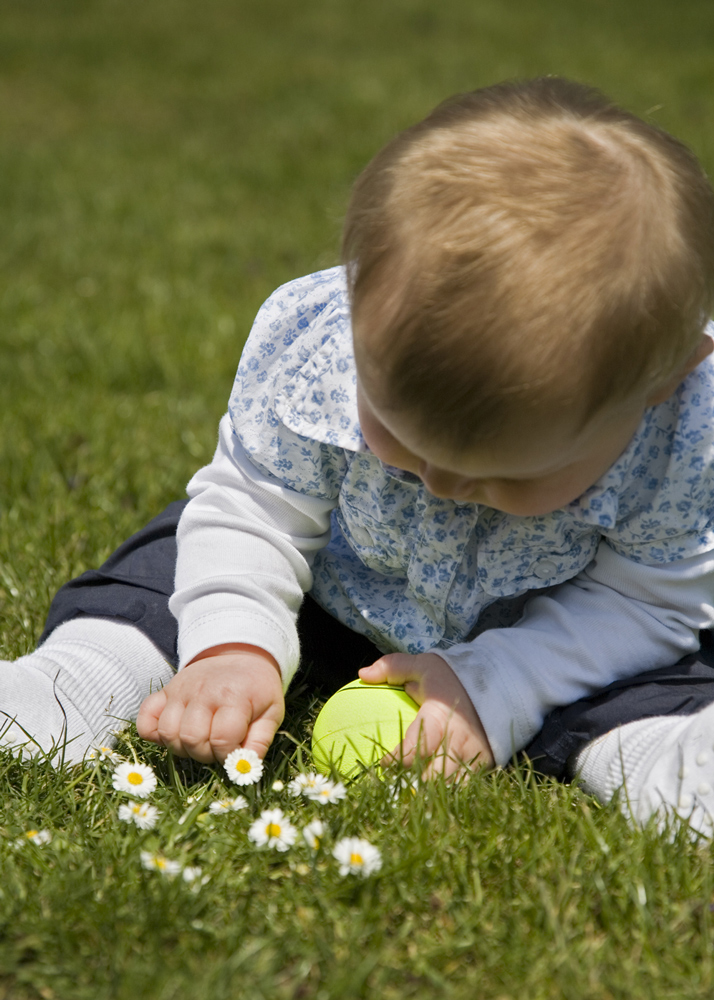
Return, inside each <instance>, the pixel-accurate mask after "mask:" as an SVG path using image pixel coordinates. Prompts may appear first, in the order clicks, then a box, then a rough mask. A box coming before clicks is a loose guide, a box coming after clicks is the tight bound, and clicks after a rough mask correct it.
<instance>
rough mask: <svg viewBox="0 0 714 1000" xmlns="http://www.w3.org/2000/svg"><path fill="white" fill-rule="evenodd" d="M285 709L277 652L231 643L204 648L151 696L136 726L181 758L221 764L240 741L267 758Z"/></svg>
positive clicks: (145, 702)
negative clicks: (276, 658)
mask: <svg viewBox="0 0 714 1000" xmlns="http://www.w3.org/2000/svg"><path fill="white" fill-rule="evenodd" d="M284 714H285V701H284V698H283V685H282V680H281V677H280V671H279V669H278V665H277V663H276V662H275V660H274V659H273V657H272V656H270V654H269V653H266V652H265V651H264V650H262V649H258V647H257V646H247V645H243V644H235V645H234V644H228V645H225V646H215V647H214V648H213V649H209V650H206V652H205V653H201V655H200V656H199V657H197V658H196V659H195V660H192V662H191V663H190V664H188V665H187V666H186V667H184V669H183V670H181V671H180V672H179V673H178V674H176V676H175V677H174V678H172V680H171V681H170V682H169V683H168V684H167V685H166V687H165V688H162V690H161V691H156V692H155V693H154V694H151V695H149V697H148V698H146V699H145V700H144V702H143V704H142V706H141V708H140V710H139V715H138V718H137V720H136V728H137V730H138V732H139V735H140V736H141V737H143V739H145V740H153V742H154V743H160V744H162V745H163V746H167V747H168V748H169V749H170V750H171V751H172V752H173V753H175V754H177V755H178V756H179V757H193V758H194V759H195V760H200V761H202V762H203V763H205V764H210V763H213V761H219V762H221V763H222V762H223V761H224V760H225V759H226V757H227V756H228V754H229V753H231V751H232V750H235V749H236V747H239V746H242V747H244V748H245V749H248V750H255V752H256V753H257V754H258V756H259V757H261V758H262V757H264V756H265V753H266V751H267V749H268V747H269V746H270V744H271V742H272V740H273V737H274V736H275V731H276V730H277V728H278V726H279V725H280V723H281V722H282V721H283V715H284Z"/></svg>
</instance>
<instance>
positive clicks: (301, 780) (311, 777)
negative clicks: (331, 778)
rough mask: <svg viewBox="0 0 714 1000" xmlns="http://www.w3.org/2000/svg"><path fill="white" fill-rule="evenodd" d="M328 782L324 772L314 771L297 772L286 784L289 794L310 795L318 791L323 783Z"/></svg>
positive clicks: (322, 786) (323, 785)
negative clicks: (306, 772)
mask: <svg viewBox="0 0 714 1000" xmlns="http://www.w3.org/2000/svg"><path fill="white" fill-rule="evenodd" d="M327 784H330V782H328V780H327V778H326V777H325V776H324V774H315V772H314V771H312V772H309V773H308V774H298V775H296V776H295V777H294V778H293V780H292V781H291V782H290V784H289V785H288V791H289V792H290V794H291V795H310V794H311V793H313V792H318V791H319V790H320V789H321V788H324V787H325V785H327Z"/></svg>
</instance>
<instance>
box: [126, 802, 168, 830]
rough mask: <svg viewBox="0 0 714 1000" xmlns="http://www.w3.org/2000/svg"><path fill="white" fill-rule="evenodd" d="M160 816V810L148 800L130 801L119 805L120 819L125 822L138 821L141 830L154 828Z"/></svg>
mask: <svg viewBox="0 0 714 1000" xmlns="http://www.w3.org/2000/svg"><path fill="white" fill-rule="evenodd" d="M158 818H159V810H158V809H157V808H156V806H150V805H149V804H148V802H130V803H129V804H128V805H121V806H119V819H120V820H122V821H123V822H124V823H136V825H137V826H138V827H139V829H140V830H153V829H154V827H155V826H156V821H157V820H158Z"/></svg>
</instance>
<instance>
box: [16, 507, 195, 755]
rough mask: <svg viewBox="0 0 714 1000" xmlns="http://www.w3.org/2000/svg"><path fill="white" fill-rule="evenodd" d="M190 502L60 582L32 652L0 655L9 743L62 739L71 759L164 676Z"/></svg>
mask: <svg viewBox="0 0 714 1000" xmlns="http://www.w3.org/2000/svg"><path fill="white" fill-rule="evenodd" d="M184 505H185V501H184V502H179V503H174V504H171V505H170V506H169V507H168V508H167V509H166V510H165V511H164V512H163V513H162V514H160V515H159V516H158V517H156V518H154V520H153V521H151V522H150V523H149V524H148V525H147V526H146V527H145V528H143V529H142V530H141V531H139V532H137V534H136V535H133V536H132V537H131V538H130V539H129V540H128V541H127V542H125V543H124V544H123V545H122V546H120V548H119V549H118V550H117V551H116V552H115V553H114V554H113V555H112V556H111V557H110V558H109V559H108V560H107V561H106V563H104V565H103V566H102V567H101V568H100V569H99V570H90V571H89V572H87V573H84V574H83V575H82V576H80V577H78V578H77V579H76V580H71V581H70V582H69V583H68V584H66V585H65V586H64V587H62V589H61V590H60V591H59V592H58V593H57V595H56V596H55V599H54V601H53V602H52V606H51V608H50V613H49V615H48V619H47V625H46V627H45V631H44V633H43V635H42V637H41V639H40V645H39V646H38V648H37V649H36V650H35V652H34V653H31V654H29V655H28V656H23V657H21V658H20V659H19V660H16V661H14V662H3V661H0V733H2V741H3V742H5V743H11V744H15V745H22V744H27V745H28V751H32V749H33V748H34V749H35V750H37V748H38V747H39V748H40V749H41V750H43V751H45V752H49V751H50V750H51V749H52V748H53V747H54V746H58V745H64V759H65V760H69V761H76V760H81V759H82V757H83V756H84V754H85V753H86V751H87V749H88V748H89V747H92V746H100V745H102V744H107V745H109V744H111V743H113V740H112V737H111V732H112V730H114V729H118V728H121V727H122V723H123V722H124V721H128V720H132V719H134V718H135V717H136V714H137V712H138V710H139V706H140V705H141V703H142V701H143V700H144V698H145V697H146V696H147V695H148V694H150V693H151V691H155V690H157V689H158V688H160V687H161V686H162V685H163V684H166V683H168V681H169V680H170V679H171V677H172V676H173V674H174V664H175V660H176V631H177V628H176V621H175V619H174V618H173V615H171V613H170V612H169V610H168V599H169V596H170V595H171V593H172V590H173V580H174V574H175V566H176V538H175V536H176V526H177V524H178V519H179V516H180V514H181V511H182V510H183V507H184ZM30 738H32V741H33V742H31V743H30V742H29V740H30Z"/></svg>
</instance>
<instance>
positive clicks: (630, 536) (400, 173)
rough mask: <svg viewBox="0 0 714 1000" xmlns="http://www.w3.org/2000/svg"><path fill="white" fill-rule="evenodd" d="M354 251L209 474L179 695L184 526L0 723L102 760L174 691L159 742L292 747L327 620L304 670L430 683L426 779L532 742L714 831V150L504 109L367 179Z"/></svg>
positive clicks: (152, 724)
mask: <svg viewBox="0 0 714 1000" xmlns="http://www.w3.org/2000/svg"><path fill="white" fill-rule="evenodd" d="M343 259H344V262H345V264H344V267H339V268H334V269H332V270H328V271H323V272H320V273H318V274H313V275H310V276H309V277H307V278H302V279H299V280H297V281H294V282H291V283H289V284H288V285H285V286H283V287H282V288H280V289H278V291H277V292H276V293H275V294H274V295H273V296H271V298H270V299H269V300H268V302H267V303H266V304H265V305H264V306H263V308H262V309H261V310H260V312H259V314H258V317H257V319H256V322H255V325H254V328H253V331H252V332H251V335H250V337H249V339H248V342H247V344H246V346H245V349H244V351H243V355H242V358H241V362H240V366H239V368H238V374H237V377H236V382H235V386H234V390H233V393H232V396H231V400H230V404H229V413H228V414H227V415H226V416H225V417H224V418H223V420H222V422H221V427H220V434H219V442H218V447H217V451H216V454H215V457H214V459H213V461H212V463H211V464H210V465H208V466H206V467H205V468H204V469H202V470H200V471H199V472H198V473H197V474H196V476H194V478H193V479H192V480H191V482H190V483H189V487H188V493H189V496H190V498H191V499H190V501H189V502H188V504H187V505H186V506H185V509H183V507H182V508H181V510H182V514H181V519H180V524H179V525H178V534H177V543H178V558H177V562H176V566H175V588H174V589H173V594H172V596H171V598H170V601H169V607H170V611H171V612H172V613H173V616H174V617H175V619H176V620H177V622H178V656H177V662H178V666H179V670H178V673H176V674H175V675H174V672H173V669H172V668H171V666H169V664H167V662H166V658H167V657H168V658H169V659H171V658H172V654H173V645H172V644H173V641H174V639H173V632H172V628H173V627H174V624H175V623H174V620H173V619H172V618H171V617H170V615H169V613H168V611H167V610H166V596H168V595H169V594H170V593H171V590H172V581H173V573H174V561H173V550H172V547H171V546H172V535H173V530H174V529H175V523H176V520H177V511H176V510H174V511H173V512H171V511H167V512H166V513H165V514H164V515H162V516H161V517H160V518H158V519H156V521H155V522H152V525H150V526H149V527H148V528H147V529H144V531H143V532H140V533H139V534H138V535H137V536H135V538H134V539H132V540H130V542H129V543H126V545H125V546H123V547H122V549H120V550H119V552H118V553H117V554H115V556H114V557H112V559H111V560H110V561H109V563H108V564H106V566H105V567H103V568H102V570H101V571H98V572H97V573H90V574H85V576H84V577H83V578H80V580H79V581H73V583H71V584H70V585H68V587H65V588H64V589H63V591H61V592H60V594H59V595H58V597H57V598H56V600H55V604H54V605H53V609H52V611H51V613H50V618H49V620H48V627H47V629H46V632H45V637H44V638H45V640H46V641H45V642H44V644H43V645H41V646H40V648H39V649H38V650H37V651H36V652H35V653H33V654H31V655H30V656H29V657H24V658H22V659H21V660H19V661H16V663H15V664H5V665H4V669H3V671H2V672H0V676H2V677H6V678H7V681H6V682H2V681H0V685H3V686H0V699H2V700H0V706H1V707H2V708H3V709H4V711H5V713H6V714H7V716H8V717H9V718H12V719H16V720H17V723H19V724H21V725H22V727H23V728H24V729H26V730H27V731H28V732H31V733H32V735H33V736H34V738H35V740H36V742H37V743H38V744H39V745H40V746H48V745H50V744H51V743H52V741H56V740H58V739H60V738H61V737H62V735H63V734H64V735H66V736H67V737H68V738H70V739H73V740H74V743H73V744H70V746H73V747H74V750H73V751H72V752H73V753H75V755H79V756H81V754H82V753H83V752H84V751H85V750H86V748H87V747H88V746H90V745H95V744H96V742H97V741H99V740H101V739H105V738H106V733H107V729H108V727H109V725H110V721H109V720H108V714H109V715H110V716H117V715H119V716H126V717H135V716H136V713H137V709H139V703H140V702H141V699H142V698H144V700H143V703H142V704H141V707H140V709H139V710H138V717H137V727H138V730H139V732H140V734H141V735H142V736H143V737H145V738H147V739H150V740H154V741H156V742H158V743H162V744H164V745H166V746H168V747H170V748H171V750H172V751H173V752H174V753H176V754H180V755H189V756H191V757H194V758H196V759H198V760H201V761H213V760H219V761H220V760H223V759H224V758H225V756H226V755H227V754H228V753H229V752H230V751H231V750H233V749H234V748H235V747H236V746H238V745H242V746H244V747H248V748H251V749H253V750H255V751H257V752H258V754H259V755H260V756H261V757H262V756H263V755H264V754H265V752H266V750H267V749H268V747H269V745H270V743H271V741H272V739H273V737H274V735H275V732H276V730H277V728H278V727H279V725H280V723H281V721H282V718H283V712H284V692H285V690H286V689H287V687H288V685H289V684H290V681H291V679H292V677H293V675H294V674H295V672H296V670H297V669H298V665H299V662H300V642H299V639H298V628H299V629H300V637H301V639H302V646H303V659H304V660H307V659H308V658H309V657H308V652H307V651H308V650H311V649H312V647H313V646H314V645H315V644H317V646H319V645H320V642H322V645H323V651H324V647H327V652H326V656H327V657H328V659H329V658H330V656H331V657H332V659H333V661H334V662H335V663H338V662H339V661H340V660H342V659H343V658H345V657H346V658H347V659H349V658H350V654H349V649H350V648H351V644H352V645H353V646H354V649H355V650H356V653H355V654H354V655H353V656H352V660H353V661H354V660H355V659H356V660H357V662H354V663H353V669H356V667H357V666H358V664H359V661H360V660H362V661H365V662H366V663H367V665H366V666H363V667H362V669H361V670H360V676H361V678H362V679H363V680H364V681H366V682H368V683H381V682H384V681H389V682H390V683H395V684H404V685H405V687H406V690H407V691H408V693H409V694H411V695H412V697H413V698H414V699H415V700H416V701H417V702H418V703H419V705H420V710H419V714H418V716H417V719H416V721H415V722H414V724H413V725H412V726H411V727H410V728H409V729H408V730H407V732H406V734H405V738H404V742H403V745H402V746H401V747H400V748H395V749H394V753H395V754H398V755H399V756H403V759H404V761H405V763H406V764H410V763H412V762H413V760H414V758H415V755H416V754H417V753H419V754H421V755H424V756H425V757H426V758H428V760H429V765H428V772H429V773H433V772H435V771H438V772H439V773H443V774H445V775H447V776H449V775H452V774H454V773H455V772H457V771H459V770H461V769H463V768H465V767H478V766H483V765H493V764H497V765H502V764H505V763H507V762H508V760H509V759H510V758H511V757H512V756H513V754H514V753H516V752H518V751H520V750H523V749H524V748H526V749H527V752H528V753H529V754H530V755H531V756H532V757H534V758H535V759H536V766H539V761H542V762H543V769H544V770H549V771H550V773H558V774H560V775H565V773H566V772H567V771H568V769H569V770H570V773H572V772H574V771H579V772H580V773H581V776H582V777H583V779H584V781H585V784H586V787H588V788H589V789H590V790H591V791H593V792H594V793H595V794H597V795H599V796H600V798H601V799H603V800H604V801H607V800H608V799H609V798H610V797H611V796H612V794H613V792H614V791H615V790H616V789H617V788H618V787H620V786H621V785H622V784H623V783H625V784H626V785H627V788H628V792H629V796H630V807H631V808H632V809H633V813H634V816H635V818H636V819H639V820H644V819H646V818H647V816H648V815H650V814H651V813H652V812H654V811H656V810H657V809H658V808H659V807H660V806H661V805H662V804H664V806H665V807H672V808H676V809H678V810H679V812H680V814H681V815H686V816H687V817H688V818H689V819H690V821H691V822H692V823H693V825H696V826H697V828H699V829H702V830H703V831H704V832H708V831H709V824H710V819H709V816H710V811H709V809H708V808H707V807H706V804H707V800H706V794H708V793H707V792H705V791H703V790H702V789H704V787H705V785H707V787H708V782H707V781H706V778H707V775H708V776H709V777H710V778H711V782H712V784H714V769H712V773H711V774H709V772H708V771H707V762H706V761H705V762H704V763H702V764H697V767H699V768H700V770H699V772H697V780H698V784H697V785H696V787H695V786H693V788H694V790H693V791H689V790H687V789H684V790H683V788H682V779H681V778H680V777H679V775H680V769H681V764H682V755H683V754H684V755H685V756H686V755H687V754H689V755H690V756H691V755H692V754H694V757H696V759H697V760H704V757H705V756H706V753H708V751H709V750H711V749H712V747H711V744H712V743H714V715H712V713H711V711H709V710H708V709H707V708H706V706H707V705H710V704H712V706H713V707H714V684H713V683H712V682H714V661H713V662H709V661H708V659H707V654H706V650H705V651H704V652H702V653H699V654H698V650H699V649H700V630H701V629H708V628H710V627H711V626H712V625H714V606H713V605H714V503H713V497H714V481H713V477H712V458H713V457H714V420H713V416H714V414H713V412H712V411H713V403H714V392H713V390H714V364H713V363H712V360H711V359H710V358H709V357H708V356H709V354H710V352H711V350H712V347H713V346H714V344H713V342H712V339H711V336H712V335H714V330H713V329H712V328H711V327H709V326H707V322H708V316H709V314H710V311H711V309H712V304H713V300H714V195H713V194H712V190H711V188H710V186H709V184H708V182H707V180H706V178H705V176H704V174H703V172H702V170H701V167H700V166H699V165H698V163H697V161H696V159H695V158H694V157H693V155H692V154H691V153H690V152H689V151H688V150H687V149H686V148H685V147H684V146H683V145H682V144H681V143H679V142H677V141H676V140H675V139H673V138H672V137H670V136H668V135H667V134H666V133H664V132H662V131H660V130H659V129H657V128H656V127H654V126H651V125H648V124H646V123H644V122H642V121H640V120H639V119H637V118H636V117H634V116H632V115H630V114H628V113H626V112H624V111H622V110H620V109H617V108H616V107H614V106H613V105H611V104H610V103H609V102H608V101H607V99H605V98H604V97H603V96H602V95H600V94H599V93H598V92H596V91H593V90H591V89H590V88H587V87H585V86H582V85H579V84H576V83H572V82H569V81H566V80H562V79H557V78H545V79H538V80H533V81H527V82H525V83H516V84H503V85H499V86H494V87H490V88H486V89H483V90H480V91H476V92H474V93H470V94H466V95H462V96H460V97H457V98H454V99H452V100H450V101H448V102H446V103H445V104H443V105H441V106H440V107H438V108H437V109H436V110H435V111H434V112H433V113H432V114H431V115H429V116H428V118H427V119H426V120H425V121H423V122H421V123H420V124H418V125H416V126H414V127H413V128H411V129H408V130H407V131H406V132H404V133H402V134H401V135H399V136H397V137H396V138H395V139H394V140H393V141H392V142H390V143H389V144H388V145H387V146H386V147H385V148H384V149H383V150H382V151H381V152H380V153H379V154H378V155H377V157H376V158H375V159H374V160H373V161H372V162H371V163H370V164H369V165H368V167H367V168H366V170H365V171H364V172H363V174H362V175H361V176H360V178H359V179H358V181H357V183H356V185H355V189H354V193H353V196H352V200H351V203H350V206H349V209H348V212H347V218H346V223H345V229H344V241H343ZM112 588H113V589H112ZM308 592H309V596H308V597H307V598H305V597H304V595H305V594H306V593H308ZM127 595H128V596H127ZM147 595H150V596H147ZM132 601H133V603H132ZM298 619H299V625H298V624H297V623H298ZM702 635H704V636H707V637H708V633H702ZM330 636H333V637H336V638H334V640H333V639H330V638H329V637H330ZM357 653H359V656H358V655H357ZM697 654H698V655H697ZM370 660H371V661H373V662H370ZM327 669H328V671H329V667H328V668H327ZM335 669H336V670H337V667H336V668H335ZM341 679H343V680H346V679H348V677H347V676H345V677H343V678H341ZM50 682H51V687H50V686H48V685H50ZM162 685H163V686H162ZM687 685H688V686H687ZM685 689H686V693H684V694H683V692H685ZM151 690H153V693H151V694H149V695H148V697H144V696H145V695H146V694H147V693H148V692H149V691H151ZM643 691H646V692H647V695H646V696H645V697H643ZM653 691H655V692H656V694H652V692H653ZM55 695H56V696H57V699H58V700H59V701H60V702H61V704H62V707H63V710H64V713H63V715H62V717H61V719H60V715H59V713H58V709H57V706H56V702H55V701H53V699H54V698H55ZM650 695H651V697H650ZM110 701H111V705H110V707H109V709H108V708H107V705H108V703H109V702H110ZM568 706H570V707H569V708H568ZM68 709H69V711H68ZM107 712H108V714H107ZM65 715H66V716H67V721H66V723H65V721H64V716H65ZM62 726H64V729H62ZM618 727H619V728H618ZM705 751H706V752H705ZM707 761H708V758H707ZM385 763H386V759H385ZM687 787H688V786H687ZM697 789H698V790H697ZM711 811H712V813H714V794H713V795H712V810H711Z"/></svg>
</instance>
